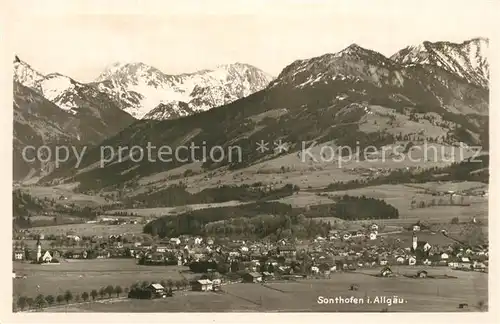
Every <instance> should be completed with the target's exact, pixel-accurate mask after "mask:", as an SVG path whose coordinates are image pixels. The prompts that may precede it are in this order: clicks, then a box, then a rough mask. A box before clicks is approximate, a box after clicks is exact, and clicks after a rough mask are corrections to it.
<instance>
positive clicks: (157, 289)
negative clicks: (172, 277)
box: [146, 283, 166, 298]
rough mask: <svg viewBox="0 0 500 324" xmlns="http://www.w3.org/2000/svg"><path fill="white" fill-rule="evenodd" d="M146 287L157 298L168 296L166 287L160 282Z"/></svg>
mask: <svg viewBox="0 0 500 324" xmlns="http://www.w3.org/2000/svg"><path fill="white" fill-rule="evenodd" d="M146 289H147V290H149V291H151V295H152V296H154V297H156V298H165V297H166V294H165V287H163V286H162V285H160V284H159V283H153V284H150V285H149V286H148V287H147V288H146Z"/></svg>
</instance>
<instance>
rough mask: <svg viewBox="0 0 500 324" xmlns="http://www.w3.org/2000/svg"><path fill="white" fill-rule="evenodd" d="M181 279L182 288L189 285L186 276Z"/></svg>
mask: <svg viewBox="0 0 500 324" xmlns="http://www.w3.org/2000/svg"><path fill="white" fill-rule="evenodd" d="M181 281H182V286H183V287H184V288H187V286H188V285H189V281H188V280H187V279H186V278H183V279H182V280H181Z"/></svg>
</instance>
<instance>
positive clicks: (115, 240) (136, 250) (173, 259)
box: [13, 224, 488, 281]
mask: <svg viewBox="0 0 500 324" xmlns="http://www.w3.org/2000/svg"><path fill="white" fill-rule="evenodd" d="M411 229H412V230H413V235H412V237H411V242H407V241H401V240H399V239H395V240H392V242H389V241H390V240H389V239H386V240H384V236H380V235H379V233H378V225H377V224H372V225H370V226H368V227H365V228H363V229H359V230H355V231H337V230H332V231H331V232H330V233H329V235H328V236H327V237H316V238H315V239H314V240H313V241H311V242H309V241H308V242H304V241H297V240H287V239H282V240H280V241H278V242H264V241H244V240H230V239H224V238H222V239H215V238H209V237H208V238H202V237H193V236H180V237H175V238H169V239H163V240H159V241H155V242H138V241H137V242H134V241H128V242H126V243H124V242H123V240H122V239H121V237H120V236H119V235H110V236H109V237H107V238H106V240H105V242H103V241H102V240H100V241H98V242H96V243H92V241H90V242H87V241H86V242H87V243H85V244H83V243H82V242H80V243H79V246H66V247H58V248H50V247H47V246H46V245H49V244H48V243H47V242H50V241H47V240H43V241H42V240H40V239H38V241H37V244H36V248H35V249H28V248H26V247H24V248H19V247H16V248H15V249H14V251H13V260H30V261H33V262H37V263H51V262H54V260H58V259H60V258H65V259H68V258H71V259H94V258H113V257H115V258H135V259H136V260H137V262H138V263H139V264H143V265H178V266H189V265H190V264H193V263H196V262H198V263H199V262H213V263H214V264H219V265H221V266H220V268H221V269H223V271H224V272H228V273H231V272H233V273H234V272H240V273H241V271H246V272H247V273H249V275H248V276H246V278H247V279H248V280H250V277H252V278H256V279H252V280H257V281H258V280H261V279H262V278H263V277H265V276H272V275H275V274H276V275H293V274H306V275H319V274H325V275H328V274H330V273H331V272H334V271H344V270H345V271H349V270H355V269H358V268H364V267H379V266H382V267H383V266H390V265H428V266H448V267H452V268H455V269H467V270H484V269H486V268H487V267H488V247H487V246H484V247H475V248H468V247H465V246H460V245H456V244H448V245H439V246H438V245H433V244H431V243H429V242H427V241H425V240H419V238H418V235H419V233H421V232H420V230H421V229H420V226H419V225H413V226H412V228H411ZM73 236H74V237H72V240H75V241H80V240H81V238H79V237H78V236H76V235H73ZM43 245H45V246H43ZM219 270H220V269H218V271H219ZM221 272H222V271H221ZM252 273H253V274H254V275H253V276H252V275H250V274H252ZM256 274H260V277H261V279H258V278H259V276H256ZM207 280H208V279H207ZM243 280H246V279H244V278H243Z"/></svg>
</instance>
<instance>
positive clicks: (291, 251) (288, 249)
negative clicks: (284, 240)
mask: <svg viewBox="0 0 500 324" xmlns="http://www.w3.org/2000/svg"><path fill="white" fill-rule="evenodd" d="M276 254H277V255H279V256H284V257H290V258H294V257H295V256H296V255H297V249H296V248H295V247H293V246H290V245H285V246H282V247H278V248H276Z"/></svg>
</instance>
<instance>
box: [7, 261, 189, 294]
mask: <svg viewBox="0 0 500 324" xmlns="http://www.w3.org/2000/svg"><path fill="white" fill-rule="evenodd" d="M13 264H14V269H13V271H14V272H15V273H16V274H18V275H21V276H22V275H25V276H26V277H27V278H26V279H13V285H14V286H13V293H14V298H15V299H17V297H18V296H27V297H32V298H34V297H36V295H38V294H44V295H54V296H57V295H59V294H64V292H65V291H66V290H70V291H71V293H72V294H73V295H74V296H75V295H76V294H81V293H83V292H85V291H86V292H88V293H90V291H91V290H92V289H96V290H99V289H100V288H101V287H106V286H107V285H112V286H113V287H114V286H117V285H120V286H121V287H122V288H123V289H125V288H128V287H130V286H131V285H132V284H133V283H135V282H142V281H149V282H151V281H157V282H159V281H161V280H165V281H167V280H169V279H171V280H174V281H175V280H180V279H182V278H183V274H181V273H180V272H179V271H183V270H186V269H187V268H185V267H177V266H141V265H138V264H136V260H135V259H97V260H66V261H64V262H61V264H49V265H37V264H29V263H21V262H14V263H13ZM186 276H188V279H189V276H190V275H189V274H186Z"/></svg>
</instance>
